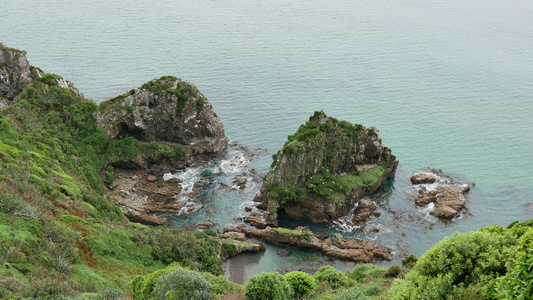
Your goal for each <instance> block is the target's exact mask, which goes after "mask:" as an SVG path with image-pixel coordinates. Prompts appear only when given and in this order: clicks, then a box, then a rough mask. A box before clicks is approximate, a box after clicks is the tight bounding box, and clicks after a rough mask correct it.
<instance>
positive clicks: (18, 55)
mask: <svg viewBox="0 0 533 300" xmlns="http://www.w3.org/2000/svg"><path fill="white" fill-rule="evenodd" d="M42 74H44V73H43V72H42V71H41V70H40V69H39V68H35V67H33V66H30V63H29V62H28V59H27V58H26V52H25V51H21V50H18V49H13V48H9V47H6V46H4V45H3V44H0V109H2V108H5V107H7V106H10V105H11V104H13V103H15V101H16V98H17V96H18V95H19V94H20V93H21V92H22V90H23V89H24V88H25V87H26V86H27V85H28V84H29V83H30V82H32V81H33V80H35V79H36V78H39V77H41V76H42Z"/></svg>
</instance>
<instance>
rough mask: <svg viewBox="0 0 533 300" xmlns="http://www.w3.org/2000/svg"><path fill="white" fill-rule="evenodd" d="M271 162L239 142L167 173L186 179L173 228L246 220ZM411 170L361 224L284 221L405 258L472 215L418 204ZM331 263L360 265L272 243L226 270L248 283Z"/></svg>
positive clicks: (378, 197) (386, 189)
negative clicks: (440, 213) (443, 216)
mask: <svg viewBox="0 0 533 300" xmlns="http://www.w3.org/2000/svg"><path fill="white" fill-rule="evenodd" d="M270 163H271V158H270V153H269V151H266V150H263V149H255V150H250V149H248V148H247V147H245V146H243V145H241V144H239V143H236V142H233V143H231V145H230V147H229V148H228V150H227V152H226V154H225V155H224V156H223V157H222V158H220V159H217V160H215V161H213V162H211V163H209V164H208V165H205V166H198V167H194V168H188V169H186V170H183V171H181V172H177V173H167V174H165V175H164V180H168V179H170V178H178V179H180V180H181V181H182V183H181V185H182V188H183V190H182V193H181V194H180V195H176V202H177V203H179V204H181V205H183V209H182V210H181V211H180V213H179V214H178V215H175V216H170V218H171V220H172V224H173V227H175V228H185V229H191V230H195V229H196V226H197V224H198V223H200V222H203V221H207V220H208V221H210V222H212V223H213V227H212V228H211V229H212V230H214V231H218V232H221V231H222V230H223V229H224V228H225V227H230V226H234V225H238V224H243V221H242V219H243V217H244V216H246V215H248V214H250V213H251V212H246V211H245V208H246V207H249V208H252V212H256V211H261V210H259V209H257V208H256V207H255V206H254V202H253V201H252V199H253V197H254V196H255V195H256V194H257V193H258V192H259V189H260V188H261V185H262V178H263V176H264V174H266V172H267V171H268V167H269V165H270ZM411 175H412V174H410V173H407V172H406V171H405V170H404V169H403V168H402V167H401V164H400V168H399V169H398V171H397V173H396V176H395V178H394V179H393V180H388V181H387V182H386V183H385V184H384V185H383V186H382V187H381V188H380V190H379V191H378V192H377V193H376V194H374V195H373V196H371V197H369V198H370V199H371V200H373V201H375V202H376V203H377V205H378V208H377V210H379V211H380V212H382V215H381V216H379V217H377V216H371V217H370V218H369V219H368V220H367V221H366V223H364V224H363V225H361V226H350V225H349V224H348V223H347V220H350V219H351V217H352V216H353V215H352V214H353V210H352V211H351V212H350V214H348V215H347V216H346V217H343V218H341V219H339V220H337V221H336V222H335V223H334V224H333V226H323V225H318V224H312V223H310V222H307V221H304V220H295V219H290V218H289V217H287V216H286V215H283V214H282V215H281V219H280V225H281V226H284V227H290V228H294V227H295V226H298V225H304V226H309V227H310V228H311V229H312V230H313V231H315V232H320V231H324V232H326V233H328V234H331V233H340V234H342V235H343V236H344V237H353V238H359V239H371V240H376V241H378V242H380V243H381V244H383V245H385V246H388V247H390V248H392V249H394V254H395V255H394V260H393V261H391V262H385V261H376V264H378V265H382V266H389V265H391V264H394V263H400V259H401V258H403V257H405V256H407V255H409V254H411V253H414V254H415V255H420V254H422V253H423V252H424V251H425V250H427V248H429V247H430V246H431V245H432V244H434V243H435V242H437V241H438V240H439V239H440V238H442V237H443V233H446V234H451V233H447V232H448V231H449V229H450V227H451V226H450V224H452V225H453V224H454V223H457V222H463V221H464V220H463V219H468V218H469V213H468V211H465V212H464V213H463V214H462V216H461V217H459V218H457V219H455V220H452V221H440V220H438V219H437V218H435V217H433V216H431V215H429V212H430V211H431V209H432V205H431V204H430V205H429V206H427V207H423V208H418V207H416V206H415V204H414V199H415V196H416V194H417V190H416V189H415V187H413V186H412V185H411V183H410V182H409V177H410V176H411ZM459 177H460V176H459ZM199 183H201V184H199ZM478 196H479V195H478V193H476V191H475V189H474V190H473V191H472V192H471V193H470V194H469V198H470V199H471V198H472V197H473V198H476V197H478ZM193 209H194V210H193ZM167 217H168V216H167ZM279 250H287V251H289V252H290V254H289V255H288V256H286V255H279V254H278V251H279ZM326 264H327V265H333V266H335V267H336V268H338V269H340V270H346V269H349V268H353V267H354V266H355V263H353V262H346V261H340V260H336V259H332V258H328V257H325V256H323V255H322V254H321V253H320V252H318V251H311V250H301V249H288V248H283V247H279V246H275V245H270V244H267V250H266V251H264V252H261V253H244V254H240V255H238V256H237V257H235V258H231V259H228V260H227V261H226V262H225V263H224V270H225V276H226V277H228V278H229V279H230V280H232V281H234V282H236V283H240V284H243V283H245V282H246V281H247V279H248V278H250V277H251V276H253V275H255V274H259V273H261V272H272V271H277V272H280V273H285V272H288V271H293V270H300V271H305V272H308V273H314V272H316V270H318V268H320V267H321V266H323V265H326Z"/></svg>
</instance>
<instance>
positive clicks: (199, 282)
mask: <svg viewBox="0 0 533 300" xmlns="http://www.w3.org/2000/svg"><path fill="white" fill-rule="evenodd" d="M153 295H154V298H155V299H161V300H182V299H190V300H209V299H211V298H212V297H213V293H212V284H211V283H210V282H209V281H208V280H207V279H205V278H204V277H202V275H200V274H199V273H197V272H193V271H190V270H186V269H182V268H178V269H176V270H174V271H171V272H169V273H167V274H165V275H163V276H161V277H159V278H158V279H157V280H156V282H155V285H154V292H153Z"/></svg>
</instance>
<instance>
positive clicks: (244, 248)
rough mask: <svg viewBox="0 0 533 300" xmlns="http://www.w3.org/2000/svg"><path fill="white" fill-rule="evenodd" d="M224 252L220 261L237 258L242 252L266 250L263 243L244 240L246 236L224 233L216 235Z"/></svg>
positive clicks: (236, 233) (239, 233)
mask: <svg viewBox="0 0 533 300" xmlns="http://www.w3.org/2000/svg"><path fill="white" fill-rule="evenodd" d="M218 238H219V239H220V240H221V242H222V245H223V247H224V250H225V251H223V252H222V254H221V259H222V260H225V259H227V258H229V257H234V256H237V255H239V254H241V253H244V252H250V253H257V252H261V251H265V250H266V246H265V244H263V243H259V242H254V241H250V240H248V239H246V235H245V234H244V233H241V232H226V233H221V234H219V235H218Z"/></svg>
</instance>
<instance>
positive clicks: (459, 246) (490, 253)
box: [389, 229, 516, 299]
mask: <svg viewBox="0 0 533 300" xmlns="http://www.w3.org/2000/svg"><path fill="white" fill-rule="evenodd" d="M515 240H516V238H515V236H514V235H512V234H511V233H509V232H503V233H497V232H493V231H489V230H483V229H482V230H479V231H476V232H470V233H459V234H455V235H453V236H451V237H448V238H445V239H444V240H442V241H440V242H439V243H437V244H436V245H435V246H433V247H432V248H431V249H430V250H428V251H427V252H426V254H424V255H423V256H422V257H421V258H420V260H419V261H418V262H417V263H416V265H415V267H414V268H413V270H412V271H411V272H409V274H407V276H406V278H405V280H399V281H396V282H395V284H394V286H393V287H392V288H391V290H390V292H389V296H390V298H391V299H447V297H451V298H459V297H460V296H461V295H462V294H463V293H464V291H465V289H466V288H468V287H469V286H471V285H477V284H479V285H480V286H481V291H480V299H493V298H494V297H495V296H496V295H495V292H494V291H495V283H496V278H497V277H499V276H501V275H503V274H505V272H506V269H505V261H506V260H507V257H508V255H509V247H511V246H512V245H513V244H514V242H515Z"/></svg>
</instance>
